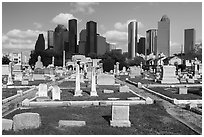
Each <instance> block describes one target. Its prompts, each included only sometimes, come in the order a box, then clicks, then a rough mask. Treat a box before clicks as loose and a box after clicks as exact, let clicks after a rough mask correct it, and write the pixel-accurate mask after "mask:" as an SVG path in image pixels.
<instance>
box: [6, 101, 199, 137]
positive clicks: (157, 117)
mask: <svg viewBox="0 0 204 137" xmlns="http://www.w3.org/2000/svg"><path fill="white" fill-rule="evenodd" d="M112 109H113V108H112V106H103V107H102V106H89V107H73V106H70V107H52V108H49V107H48V108H32V109H23V110H20V109H19V110H17V111H15V112H13V113H11V114H9V115H7V116H5V117H3V118H5V119H11V120H13V117H14V116H15V115H16V114H23V113H25V112H28V113H34V114H35V113H37V114H39V116H40V119H41V126H40V127H39V128H36V129H24V130H19V131H13V130H10V131H3V132H2V134H3V135H163V134H165V135H196V133H195V132H193V131H192V130H191V129H190V128H188V127H187V126H185V125H184V124H182V123H180V122H179V121H177V120H176V119H174V118H173V117H172V116H170V115H169V114H168V113H167V112H166V110H165V109H164V108H163V107H162V105H161V104H160V103H155V104H151V105H134V106H130V107H129V121H130V122H131V127H125V128H124V127H120V128H117V127H112V126H111V121H112V120H113V119H115V118H112V115H113V114H112ZM62 120H63V121H78V124H80V123H79V122H80V121H81V123H82V121H84V122H83V123H85V124H81V126H79V125H74V126H73V122H72V126H67V127H62V126H59V124H62V123H59V122H60V121H62ZM67 123H68V122H67ZM75 123H76V122H75Z"/></svg>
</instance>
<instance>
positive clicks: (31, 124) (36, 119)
mask: <svg viewBox="0 0 204 137" xmlns="http://www.w3.org/2000/svg"><path fill="white" fill-rule="evenodd" d="M40 125H41V119H40V115H39V114H38V113H21V114H17V115H15V116H14V117H13V130H14V131H18V130H22V129H34V128H38V127H40Z"/></svg>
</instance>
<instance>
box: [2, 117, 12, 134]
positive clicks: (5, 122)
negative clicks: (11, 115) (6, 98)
mask: <svg viewBox="0 0 204 137" xmlns="http://www.w3.org/2000/svg"><path fill="white" fill-rule="evenodd" d="M12 127H13V120H11V119H5V118H3V119H2V131H3V130H12Z"/></svg>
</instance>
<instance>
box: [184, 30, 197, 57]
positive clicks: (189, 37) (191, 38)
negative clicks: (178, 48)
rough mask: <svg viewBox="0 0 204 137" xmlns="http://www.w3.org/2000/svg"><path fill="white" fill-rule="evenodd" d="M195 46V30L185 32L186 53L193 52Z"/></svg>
mask: <svg viewBox="0 0 204 137" xmlns="http://www.w3.org/2000/svg"><path fill="white" fill-rule="evenodd" d="M194 45H195V29H185V30H184V53H185V54H188V53H189V52H192V51H193V49H194Z"/></svg>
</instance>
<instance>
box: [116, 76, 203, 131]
mask: <svg viewBox="0 0 204 137" xmlns="http://www.w3.org/2000/svg"><path fill="white" fill-rule="evenodd" d="M116 82H118V83H124V81H120V80H118V79H116ZM126 85H127V86H129V87H130V89H131V90H133V91H134V92H136V93H138V94H140V95H142V96H144V97H150V98H152V99H153V100H155V101H161V102H162V104H163V106H164V108H165V109H166V111H167V112H168V113H169V114H170V115H171V116H173V117H174V118H176V119H177V120H179V121H180V122H182V123H183V124H185V125H186V126H188V127H189V128H191V129H192V130H194V131H195V132H197V133H198V134H202V115H198V114H196V113H193V112H191V111H188V110H184V109H182V108H180V107H179V106H176V105H174V104H172V103H170V102H168V101H166V100H164V99H162V98H160V97H158V96H155V95H153V94H151V93H149V92H147V91H145V90H143V89H139V88H137V87H135V86H134V85H132V84H129V83H127V82H126Z"/></svg>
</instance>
